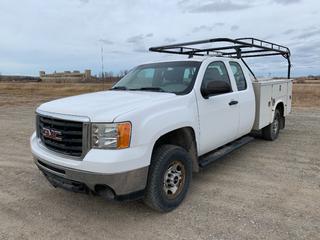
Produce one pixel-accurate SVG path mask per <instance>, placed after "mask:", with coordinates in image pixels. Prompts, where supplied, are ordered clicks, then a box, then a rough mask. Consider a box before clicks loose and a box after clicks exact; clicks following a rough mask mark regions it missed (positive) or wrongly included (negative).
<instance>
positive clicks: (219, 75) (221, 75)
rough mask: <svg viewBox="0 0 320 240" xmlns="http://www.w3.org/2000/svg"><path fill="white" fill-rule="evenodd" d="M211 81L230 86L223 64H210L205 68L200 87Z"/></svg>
mask: <svg viewBox="0 0 320 240" xmlns="http://www.w3.org/2000/svg"><path fill="white" fill-rule="evenodd" d="M211 81H222V82H226V83H228V84H229V85H230V86H231V84H230V79H229V75H228V72H227V69H226V66H225V65H224V63H223V62H219V61H217V62H212V63H210V64H209V66H208V67H207V69H206V72H205V73H204V76H203V81H202V87H205V86H206V85H207V84H208V83H209V82H211Z"/></svg>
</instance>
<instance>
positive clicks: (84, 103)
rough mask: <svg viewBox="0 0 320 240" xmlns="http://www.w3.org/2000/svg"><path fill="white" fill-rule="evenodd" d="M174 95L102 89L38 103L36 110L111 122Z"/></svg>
mask: <svg viewBox="0 0 320 240" xmlns="http://www.w3.org/2000/svg"><path fill="white" fill-rule="evenodd" d="M175 96H176V95H175V94H173V93H162V92H161V93H158V92H142V91H103V92H95V93H89V94H83V95H78V96H73V97H67V98H61V99H57V100H54V101H51V102H47V103H44V104H42V105H40V106H39V108H38V109H37V111H38V112H46V113H49V114H50V113H52V114H63V115H72V116H79V117H89V118H90V120H91V121H92V122H113V121H114V120H115V119H116V118H117V117H118V116H120V115H122V114H124V113H127V112H129V111H132V110H134V109H137V108H143V106H146V105H149V104H156V103H158V102H159V101H162V100H168V99H169V98H174V97H175Z"/></svg>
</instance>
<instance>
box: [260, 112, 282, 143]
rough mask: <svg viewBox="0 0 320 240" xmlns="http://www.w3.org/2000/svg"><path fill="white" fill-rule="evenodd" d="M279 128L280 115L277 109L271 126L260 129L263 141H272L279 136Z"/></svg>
mask: <svg viewBox="0 0 320 240" xmlns="http://www.w3.org/2000/svg"><path fill="white" fill-rule="evenodd" d="M280 126H281V114H280V111H279V110H278V109H276V111H275V113H274V119H273V122H272V123H271V124H269V125H268V126H266V127H265V128H263V129H262V136H263V138H264V139H266V140H269V141H274V140H276V139H277V138H278V136H279V131H280Z"/></svg>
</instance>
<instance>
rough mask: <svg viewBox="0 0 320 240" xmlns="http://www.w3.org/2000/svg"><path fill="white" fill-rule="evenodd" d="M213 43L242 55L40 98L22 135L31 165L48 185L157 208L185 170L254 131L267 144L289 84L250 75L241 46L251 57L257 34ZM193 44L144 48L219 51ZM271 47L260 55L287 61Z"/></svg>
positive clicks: (175, 197)
mask: <svg viewBox="0 0 320 240" xmlns="http://www.w3.org/2000/svg"><path fill="white" fill-rule="evenodd" d="M250 40H251V39H250ZM207 41H209V40H205V41H201V43H207ZM215 41H217V42H219V43H221V42H228V43H229V44H230V43H232V46H231V47H230V46H228V47H229V48H227V49H228V50H230V49H233V50H234V49H236V50H237V49H240V50H242V52H243V54H242V55H239V51H236V54H237V55H236V56H233V55H232V53H230V52H228V54H226V55H228V57H224V56H223V54H222V56H214V57H212V56H207V54H203V55H206V56H201V57H194V58H189V59H185V60H177V61H167V62H157V63H149V64H143V65H140V66H138V67H136V68H134V69H133V70H132V71H130V72H129V73H128V74H127V75H126V76H125V77H124V78H123V79H121V80H120V81H119V82H118V83H117V84H115V85H114V86H113V88H112V89H110V90H107V91H102V92H96V93H89V94H83V95H80V96H74V97H67V98H63V99H58V100H54V101H51V102H48V103H44V104H42V105H41V106H40V107H38V108H37V110H36V131H35V133H34V134H33V135H32V137H31V150H32V153H33V155H34V159H35V164H36V165H37V166H38V168H39V169H40V170H41V171H42V172H43V173H44V175H45V176H46V178H47V179H48V180H49V182H50V183H51V184H52V185H53V186H54V187H61V188H64V189H67V190H70V191H74V192H84V193H96V194H98V195H101V196H103V197H106V198H108V199H116V200H125V199H136V198H141V197H143V198H144V200H145V202H146V204H147V205H148V206H150V207H152V208H153V209H155V210H158V211H162V212H166V211H170V210H172V209H174V208H176V207H177V206H178V205H179V204H180V203H181V202H182V201H183V199H184V198H185V196H186V194H187V191H188V188H189V184H190V181H191V178H192V173H193V172H198V171H199V168H200V167H204V166H206V165H207V164H209V163H211V162H212V161H214V160H216V159H218V158H220V157H222V156H224V155H225V154H226V153H229V152H231V151H232V150H234V149H236V148H238V147H240V146H242V145H244V144H245V143H248V142H249V141H251V140H252V139H253V138H252V137H250V136H249V134H250V133H251V132H252V131H253V130H255V131H257V130H261V131H262V136H263V137H264V138H265V139H268V140H275V139H276V138H277V136H278V134H279V130H280V129H282V128H284V126H285V117H286V115H287V114H288V113H289V112H290V111H291V96H292V81H291V80H290V79H278V80H268V81H267V80H266V81H258V80H256V79H255V77H254V75H253V73H252V71H251V70H250V69H249V68H248V66H247V65H246V63H245V62H244V60H243V58H244V57H245V56H247V55H246V52H249V51H250V50H251V51H253V50H254V51H255V52H252V53H251V55H252V54H257V53H258V50H259V49H260V48H259V46H260V45H259V44H256V43H255V42H254V41H261V40H256V39H254V40H252V43H251V42H250V43H248V41H247V39H238V40H237V39H236V40H232V39H210V41H209V42H211V43H214V42H215ZM264 43H266V42H264ZM195 44H200V43H199V41H198V42H191V43H183V44H175V45H169V46H162V47H157V48H151V49H150V50H151V51H158V52H168V53H176V54H177V53H178V54H188V55H194V56H197V55H200V54H201V53H204V52H205V53H208V52H215V53H216V52H217V51H219V53H221V50H222V49H221V47H218V49H214V48H210V49H207V48H206V49H202V51H201V49H198V48H197V49H191V48H190V47H186V46H189V45H195ZM270 44H271V43H270ZM272 44H273V43H272ZM278 46H280V45H276V44H273V45H272V47H268V49H265V48H266V47H265V45H264V47H263V50H264V51H261V53H263V54H265V52H268V51H269V52H271V53H273V54H274V55H275V54H276V53H279V54H278V55H282V56H284V54H288V55H286V56H287V57H288V59H289V56H290V55H289V54H290V52H289V50H288V49H287V48H285V47H282V46H280V47H281V48H280V47H278ZM225 48H226V47H225ZM248 48H249V50H246V49H248ZM176 49H178V52H176ZM190 49H191V50H190ZM257 49H258V50H257ZM224 50H225V49H224ZM190 51H191V52H190ZM259 53H260V52H259ZM289 66H290V62H289Z"/></svg>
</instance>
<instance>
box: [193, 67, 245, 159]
mask: <svg viewBox="0 0 320 240" xmlns="http://www.w3.org/2000/svg"><path fill="white" fill-rule="evenodd" d="M203 64H205V63H203ZM226 64H228V63H227V62H224V61H212V62H209V63H207V64H206V65H204V66H203V67H202V71H201V74H199V77H201V78H202V79H201V81H200V82H201V83H199V81H197V82H198V86H197V88H198V90H199V91H197V92H196V97H197V102H198V111H199V129H200V148H199V155H202V154H205V153H207V152H210V151H212V150H214V149H216V148H217V147H220V146H222V145H224V144H226V143H228V142H230V141H232V140H234V139H236V138H237V135H238V126H239V105H238V102H239V96H238V93H237V91H236V89H235V88H236V86H235V83H234V82H232V81H233V78H230V76H229V73H228V72H230V71H228V70H227V67H226ZM204 68H205V69H204ZM208 81H225V82H227V83H229V84H230V85H231V90H230V92H227V93H223V94H216V95H213V96H210V97H208V98H205V97H204V96H203V94H202V93H201V88H203V87H204V86H205V85H206V84H207V83H208Z"/></svg>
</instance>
